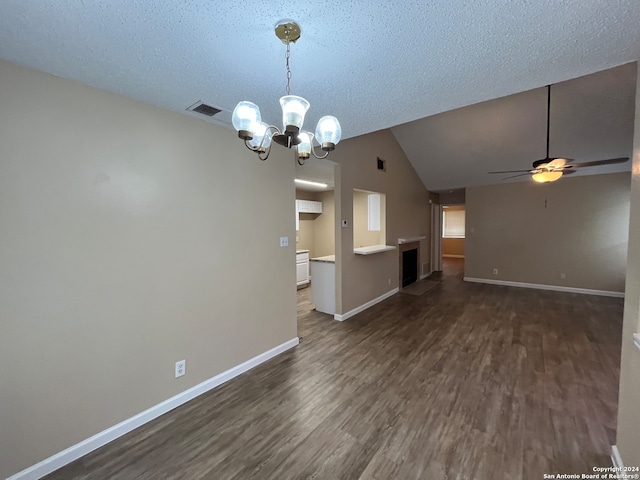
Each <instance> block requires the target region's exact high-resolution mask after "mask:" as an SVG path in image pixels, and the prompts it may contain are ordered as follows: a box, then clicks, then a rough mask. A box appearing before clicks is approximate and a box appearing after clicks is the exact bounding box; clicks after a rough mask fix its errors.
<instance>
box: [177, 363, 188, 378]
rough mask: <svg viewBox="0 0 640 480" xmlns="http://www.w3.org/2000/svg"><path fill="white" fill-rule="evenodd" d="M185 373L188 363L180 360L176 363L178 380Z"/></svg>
mask: <svg viewBox="0 0 640 480" xmlns="http://www.w3.org/2000/svg"><path fill="white" fill-rule="evenodd" d="M185 373H187V361H186V360H180V361H179V362H176V378H178V377H181V376H183V375H184V374H185Z"/></svg>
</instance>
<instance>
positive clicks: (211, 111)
mask: <svg viewBox="0 0 640 480" xmlns="http://www.w3.org/2000/svg"><path fill="white" fill-rule="evenodd" d="M187 110H190V111H192V112H197V113H201V114H202V115H206V116H207V117H213V116H214V115H215V114H216V113H220V112H221V111H222V110H221V109H219V108H216V107H212V106H211V105H207V104H206V103H202V102H196V103H194V104H193V105H191V106H190V107H189V108H187Z"/></svg>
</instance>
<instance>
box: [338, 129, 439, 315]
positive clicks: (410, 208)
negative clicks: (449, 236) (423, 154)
mask: <svg viewBox="0 0 640 480" xmlns="http://www.w3.org/2000/svg"><path fill="white" fill-rule="evenodd" d="M377 157H380V158H382V159H384V160H386V161H387V162H386V172H383V171H380V170H377ZM330 159H331V160H332V161H334V162H337V163H338V164H339V166H340V167H339V168H338V169H336V186H338V188H339V189H340V190H339V192H336V207H337V208H336V211H337V212H340V213H339V216H340V218H336V219H335V225H336V269H337V270H338V272H337V281H336V283H337V289H338V294H337V295H336V311H337V313H338V314H345V313H348V312H349V311H351V310H353V309H356V308H357V307H360V306H361V305H364V304H365V303H367V302H369V301H371V300H374V299H376V298H378V297H380V296H382V295H384V294H386V293H388V292H390V291H392V290H394V289H396V288H398V283H399V271H400V267H399V265H400V264H399V252H398V250H397V249H396V250H393V251H389V252H384V253H377V254H374V255H355V254H354V253H353V246H354V245H353V189H354V188H355V189H359V190H367V191H372V192H380V193H384V194H385V195H386V238H387V241H386V243H387V245H395V246H396V247H397V246H398V238H402V237H417V236H426V239H425V240H422V241H421V242H420V253H421V258H420V264H421V265H422V263H426V262H429V255H430V253H429V252H430V250H429V248H430V247H429V236H430V206H429V192H428V191H427V190H426V188H425V187H424V185H423V184H422V182H421V181H420V179H419V178H418V175H417V174H416V172H415V170H414V169H413V167H412V165H411V164H410V163H409V160H408V159H407V157H406V155H405V154H404V152H403V151H402V149H401V148H400V145H399V144H398V142H397V141H396V139H395V137H394V136H393V134H392V133H391V131H390V130H382V131H379V132H374V133H371V134H368V135H362V136H359V137H356V138H350V139H347V140H345V141H343V142H340V144H339V145H338V148H336V150H335V151H334V152H332V153H331V155H330ZM342 219H344V220H347V221H348V222H349V227H347V228H342V227H341V224H340V221H341V220H342Z"/></svg>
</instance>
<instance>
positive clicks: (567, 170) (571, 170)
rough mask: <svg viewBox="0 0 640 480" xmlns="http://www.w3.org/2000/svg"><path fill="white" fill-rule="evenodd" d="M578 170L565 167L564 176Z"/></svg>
mask: <svg viewBox="0 0 640 480" xmlns="http://www.w3.org/2000/svg"><path fill="white" fill-rule="evenodd" d="M576 172H577V170H573V169H570V168H563V169H562V176H563V177H564V176H565V175H569V174H570V173H576Z"/></svg>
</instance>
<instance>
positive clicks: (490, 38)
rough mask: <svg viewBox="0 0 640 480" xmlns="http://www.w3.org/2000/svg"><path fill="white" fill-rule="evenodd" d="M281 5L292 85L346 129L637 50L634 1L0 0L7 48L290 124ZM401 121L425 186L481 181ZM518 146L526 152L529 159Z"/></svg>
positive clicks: (620, 60) (88, 74)
mask: <svg viewBox="0 0 640 480" xmlns="http://www.w3.org/2000/svg"><path fill="white" fill-rule="evenodd" d="M283 18H293V19H295V20H296V21H297V22H298V23H300V25H301V27H302V38H301V39H300V40H299V41H298V42H297V43H296V44H295V45H293V46H292V56H291V68H292V71H293V76H292V93H294V94H298V95H301V96H304V97H305V98H307V99H308V100H309V101H310V102H311V109H310V111H309V113H308V117H307V121H306V124H307V125H310V126H312V125H315V123H316V122H317V120H318V119H319V118H320V117H321V116H323V115H327V114H332V115H335V116H337V117H338V118H339V119H340V122H341V124H342V127H343V132H344V137H345V138H348V137H354V136H357V135H361V134H363V133H368V132H372V131H376V130H380V129H383V128H389V127H393V126H397V125H401V124H405V123H407V122H410V121H413V120H416V119H422V118H424V117H428V116H431V115H435V114H438V113H441V112H447V111H449V110H453V109H456V108H459V107H463V106H467V105H472V104H475V103H478V102H483V101H486V100H490V99H495V98H499V97H504V96H507V95H510V94H514V93H518V92H523V91H528V90H531V89H535V88H538V87H541V86H544V85H546V84H549V83H558V82H561V81H564V80H568V79H572V78H576V77H580V76H582V75H586V74H590V73H593V72H597V71H601V70H605V69H608V68H611V67H614V66H618V65H622V64H625V63H627V62H630V61H635V60H637V59H639V58H640V28H638V25H639V24H640V2H638V0H615V1H611V0H538V1H531V0H475V1H473V2H466V1H465V2H462V1H453V2H452V1H451V0H433V1H430V2H407V1H404V0H393V1H384V2H382V1H371V2H364V1H363V2H351V1H350V2H340V1H337V2H336V0H331V1H329V0H316V1H315V2H290V1H286V2H285V1H267V0H262V1H245V2H237V1H229V0H218V1H212V0H208V1H207V0H192V1H189V2H176V1H174V0H156V1H153V2H150V1H148V0H126V1H125V0H109V1H98V0H95V1H83V2H79V1H78V0H56V1H52V0H48V1H40V2H38V1H33V0H2V2H0V58H3V59H6V60H10V61H14V62H16V63H19V64H23V65H27V66H30V67H33V68H36V69H39V70H43V71H46V72H49V73H52V74H55V75H59V76H62V77H66V78H71V79H74V80H77V81H80V82H83V83H86V84H88V85H92V86H95V87H98V88H102V89H105V90H109V91H113V92H116V93H120V94H123V95H126V96H129V97H131V98H135V99H139V100H142V101H144V102H147V103H151V104H154V105H158V106H161V107H164V108H167V109H169V110H174V111H178V112H185V109H186V108H187V107H188V106H190V105H192V104H194V103H195V102H197V101H199V100H201V101H203V102H206V103H208V104H211V105H213V106H216V107H219V108H222V109H223V110H225V111H226V112H227V113H226V114H225V113H222V114H219V115H220V116H219V117H217V122H222V123H224V122H228V121H229V113H228V112H230V111H231V110H232V109H233V107H234V106H235V104H236V103H237V102H238V101H239V100H244V99H246V100H251V101H253V102H255V103H257V104H258V105H259V106H260V108H261V111H262V116H263V118H264V119H266V120H270V122H271V123H279V116H280V113H279V104H278V98H279V97H280V96H281V95H283V94H284V91H285V89H284V87H285V83H286V79H285V70H284V45H283V44H282V43H280V41H279V40H277V39H276V37H275V36H274V34H273V27H274V25H275V24H276V23H277V21H278V20H280V19H283ZM528 95H531V96H533V97H536V98H532V99H530V100H531V102H532V103H531V108H530V109H529V110H528V111H527V114H528V115H529V114H530V115H536V116H537V115H540V113H541V112H540V111H539V110H540V108H541V107H542V108H543V107H544V101H542V102H538V101H537V100H538V98H537V97H540V96H541V95H543V91H542V90H539V91H534V92H531V93H530V94H528ZM538 103H540V105H541V107H538V106H533V104H536V105H538ZM185 113H186V114H187V115H192V116H198V117H199V118H201V117H200V116H199V115H198V114H194V113H190V112H185ZM214 118H216V117H214ZM542 118H543V119H544V112H542ZM209 121H214V122H216V120H209ZM552 121H553V120H552ZM492 123H493V124H495V123H496V122H495V121H494V122H492ZM525 123H526V122H525ZM404 130H405V126H402V127H398V128H396V129H394V133H395V134H396V136H397V138H399V140H400V143H401V145H402V147H403V149H404V150H405V151H406V152H407V154H408V156H409V158H410V160H411V161H412V163H413V164H414V166H416V169H417V170H418V171H419V173H420V175H421V176H422V178H423V181H424V182H425V185H426V186H427V187H428V188H431V189H445V188H453V187H459V186H463V185H461V184H459V183H457V182H467V183H464V185H467V184H470V183H468V182H469V181H472V182H474V183H477V182H480V180H479V179H478V178H475V180H474V179H473V178H471V176H469V178H463V177H460V178H456V177H452V176H448V174H442V173H440V172H441V170H442V168H437V169H434V170H431V167H430V164H431V163H432V162H435V161H437V162H442V158H439V159H438V157H434V159H432V160H430V159H429V158H428V157H427V155H426V153H425V151H424V150H425V149H424V148H421V147H420V145H421V143H422V140H423V139H422V138H421V137H415V136H405V137H404V138H403V131H404ZM491 132H492V131H490V133H491ZM493 132H495V131H493ZM442 136H443V138H447V136H449V137H454V138H457V135H456V133H455V130H454V131H452V132H448V133H447V134H446V135H445V134H443V135H442ZM535 137H536V138H535V140H534V139H533V135H532V137H531V139H529V140H526V141H527V142H529V141H530V142H531V147H532V148H533V144H534V143H536V145H537V142H539V139H538V132H536V135H535ZM490 140H491V139H488V140H487V141H490ZM502 141H505V142H508V141H509V138H506V137H504V136H503V140H502ZM543 141H544V135H543ZM553 141H554V140H553V139H552V142H553ZM558 141H559V140H558ZM498 146H501V145H498ZM543 147H544V145H543ZM536 148H537V147H536ZM552 148H553V147H552ZM558 148H559V146H558ZM419 149H420V150H421V153H420V154H419V155H417V154H415V152H416V151H418V150H419ZM587 150H588V152H587V153H589V154H590V153H591V152H592V149H591V148H587ZM464 151H468V150H467V149H465V150H464ZM536 152H537V151H536ZM520 153H522V154H523V156H522V160H520V158H518V166H520V163H519V162H520V161H523V162H525V164H528V163H529V161H530V160H533V159H530V158H529V157H530V151H529V150H527V151H524V149H523V151H522V152H520ZM543 153H544V151H543V150H542V151H540V153H539V154H538V153H536V158H537V157H539V156H543V155H541V154H543ZM603 153H606V152H603ZM569 155H570V156H574V157H578V156H580V158H579V159H580V160H582V158H583V157H582V155H579V154H578V153H576V154H573V152H571V153H570V154H569ZM585 157H586V155H585ZM464 160H465V161H467V159H464ZM453 161H463V160H460V159H452V158H447V162H449V167H451V169H455V165H454V164H451V163H450V162H453ZM514 161H515V159H514ZM499 164H501V163H500V162H496V165H499ZM485 170H486V169H485Z"/></svg>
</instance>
